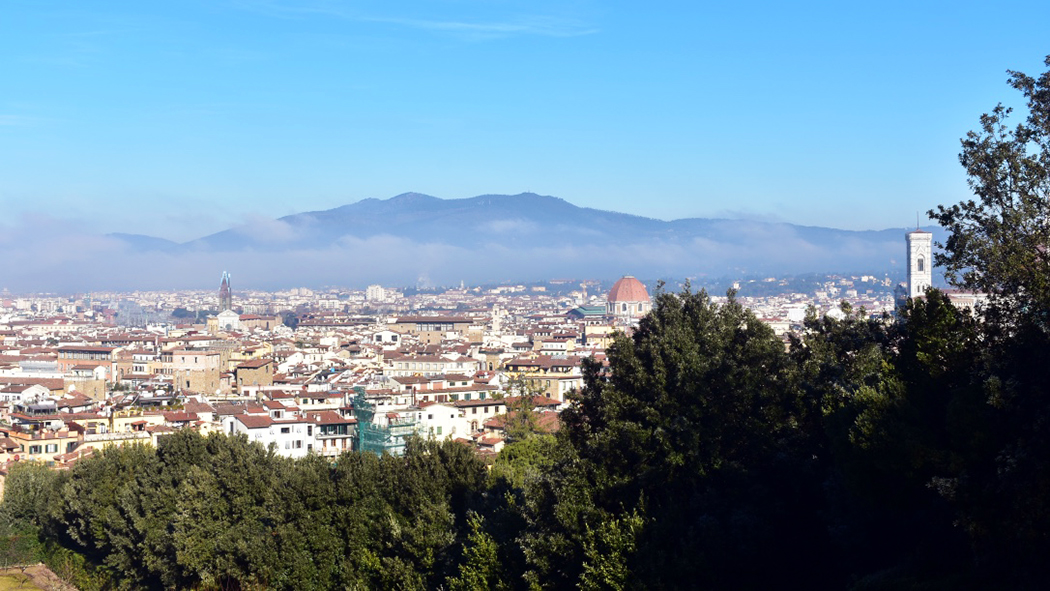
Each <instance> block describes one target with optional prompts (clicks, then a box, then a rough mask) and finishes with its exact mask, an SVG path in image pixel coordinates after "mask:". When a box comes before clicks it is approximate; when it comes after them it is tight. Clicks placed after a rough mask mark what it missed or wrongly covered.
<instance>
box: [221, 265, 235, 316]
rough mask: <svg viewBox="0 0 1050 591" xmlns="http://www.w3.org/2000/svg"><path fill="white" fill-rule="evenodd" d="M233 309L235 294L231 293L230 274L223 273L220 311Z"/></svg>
mask: <svg viewBox="0 0 1050 591" xmlns="http://www.w3.org/2000/svg"><path fill="white" fill-rule="evenodd" d="M232 309H233V292H231V291H230V274H229V273H227V272H226V271H223V272H222V283H220V284H219V311H220V312H225V311H226V310H232Z"/></svg>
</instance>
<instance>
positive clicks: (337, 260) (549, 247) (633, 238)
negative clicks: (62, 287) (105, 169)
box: [110, 193, 945, 284]
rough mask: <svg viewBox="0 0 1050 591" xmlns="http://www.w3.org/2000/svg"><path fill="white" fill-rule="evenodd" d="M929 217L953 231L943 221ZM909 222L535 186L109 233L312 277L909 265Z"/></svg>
mask: <svg viewBox="0 0 1050 591" xmlns="http://www.w3.org/2000/svg"><path fill="white" fill-rule="evenodd" d="M927 229H929V230H931V231H932V232H934V235H935V239H936V240H939V241H943V240H944V237H945V236H944V233H943V231H942V230H941V229H940V228H937V227H933V228H927ZM908 230H909V229H907V228H891V229H886V230H867V231H855V230H840V229H835V228H823V227H816V226H800V225H795V224H788V223H780V222H762V221H751V220H737V219H706V218H687V219H679V220H672V221H663V220H658V219H653V218H647V217H642V216H637V215H630V214H625V213H619V212H614V211H606V210H600V209H593V208H587V207H578V206H576V205H573V204H572V203H570V202H568V201H566V200H564V199H561V198H558V197H551V196H545V195H536V194H533V193H521V194H518V195H479V196H477V197H471V198H466V199H439V198H437V197H433V196H430V195H424V194H421V193H403V194H401V195H397V196H396V197H392V198H390V199H364V200H362V201H358V202H356V203H351V204H348V205H343V206H340V207H336V208H333V209H328V210H323V211H307V212H302V213H297V214H293V215H288V216H285V217H282V218H279V219H262V218H259V219H255V220H252V221H250V222H248V223H245V224H242V225H239V226H235V227H231V228H229V229H227V230H223V231H221V232H217V233H214V234H211V235H208V236H203V237H201V238H198V239H196V240H192V241H189V242H185V243H182V244H176V243H172V242H170V241H166V240H162V239H157V238H151V237H148V236H141V235H135V234H111V235H110V238H112V239H116V240H119V241H121V242H122V243H123V244H124V245H125V247H126V249H128V250H129V251H134V252H136V253H140V254H141V253H149V252H152V253H158V254H163V255H165V256H167V257H168V259H167V260H170V261H176V262H180V261H183V260H192V261H196V262H195V263H194V264H196V265H197V266H201V265H204V264H206V261H210V260H218V261H222V262H221V263H219V264H220V265H221V269H225V268H233V267H234V266H240V267H242V268H250V269H256V270H255V271H254V273H255V274H256V275H259V276H262V275H263V274H265V273H267V272H274V270H273V267H274V266H275V265H283V266H282V267H281V268H280V269H279V271H280V272H283V273H286V274H292V275H296V276H299V277H301V278H302V280H303V281H306V280H314V279H313V278H315V277H316V281H318V282H323V283H328V284H347V283H346V276H347V275H353V277H355V278H356V277H364V276H368V277H375V279H368V281H378V280H379V278H386V279H385V280H388V281H399V282H401V284H405V283H413V282H415V281H414V280H418V281H422V282H424V283H425V282H427V281H441V280H450V281H454V282H458V281H459V280H461V279H465V280H470V281H489V280H503V279H510V280H523V279H529V278H533V279H542V278H544V277H551V276H580V277H618V276H619V275H621V274H639V275H643V276H649V277H658V276H677V277H690V276H699V275H714V276H724V275H742V274H754V273H761V274H772V275H775V274H797V273H807V272H824V271H826V272H882V271H886V272H897V273H902V272H903V267H902V261H903V260H904V252H905V246H904V244H905V243H904V234H905V232H907V231H908ZM260 257H261V258H260ZM282 261H290V262H288V263H282ZM186 264H187V265H188V264H189V263H186ZM322 268H323V269H322ZM221 269H220V270H221ZM311 269H313V270H316V271H317V272H316V273H313V272H312V271H311ZM322 276H323V277H322ZM341 282H342V283H341Z"/></svg>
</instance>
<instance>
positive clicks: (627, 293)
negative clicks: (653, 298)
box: [607, 275, 649, 303]
mask: <svg viewBox="0 0 1050 591" xmlns="http://www.w3.org/2000/svg"><path fill="white" fill-rule="evenodd" d="M607 299H608V301H609V302H610V303H615V302H648V301H649V292H647V291H646V290H645V286H644V285H642V282H641V281H638V280H637V279H635V278H634V277H631V276H630V275H624V276H623V277H621V278H620V280H619V281H617V282H616V283H614V284H613V286H612V289H610V290H609V297H608V298H607Z"/></svg>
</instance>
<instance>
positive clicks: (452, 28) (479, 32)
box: [360, 17, 598, 37]
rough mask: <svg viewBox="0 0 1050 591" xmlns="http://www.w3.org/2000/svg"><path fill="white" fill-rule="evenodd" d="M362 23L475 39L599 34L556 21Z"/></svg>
mask: <svg viewBox="0 0 1050 591" xmlns="http://www.w3.org/2000/svg"><path fill="white" fill-rule="evenodd" d="M360 20H363V21H368V22H376V23H389V24H393V25H400V26H403V27H410V28H414V29H423V30H428V31H442V32H448V33H458V34H464V35H469V36H475V37H476V36H484V37H506V36H511V35H537V36H542V37H579V36H582V35H590V34H593V33H597V32H598V30H597V29H595V28H591V27H587V26H586V25H584V24H583V23H579V22H574V21H570V20H566V19H560V18H554V17H527V18H523V19H520V20H509V21H504V22H469V21H454V20H449V21H442V20H426V19H404V18H380V17H371V18H361V19H360Z"/></svg>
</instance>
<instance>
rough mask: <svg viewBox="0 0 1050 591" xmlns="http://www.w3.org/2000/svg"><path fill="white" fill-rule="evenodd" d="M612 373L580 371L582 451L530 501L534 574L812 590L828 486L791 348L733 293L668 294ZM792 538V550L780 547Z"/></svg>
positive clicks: (575, 441)
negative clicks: (803, 429)
mask: <svg viewBox="0 0 1050 591" xmlns="http://www.w3.org/2000/svg"><path fill="white" fill-rule="evenodd" d="M608 358H609V365H608V367H604V366H602V365H601V364H600V363H598V362H596V361H593V360H592V361H590V362H588V363H587V364H586V365H585V386H584V388H583V390H582V391H581V392H580V393H579V394H578V395H577V396H576V397H575V399H574V403H573V405H572V406H571V407H570V408H569V409H567V410H565V411H564V412H563V423H564V427H563V429H562V431H561V432H560V433H559V436H558V437H559V440H560V441H561V442H562V443H563V444H564V445H567V446H571V448H572V450H573V451H574V452H575V453H574V454H568V455H566V457H565V458H564V459H563V460H562V461H561V462H559V463H556V464H555V465H554V466H553V469H552V470H551V471H550V472H549V473H548V475H547V476H546V478H545V479H541V480H540V481H538V482H536V483H535V485H534V487H533V488H534V490H533V491H531V495H530V498H529V499H528V502H529V503H530V507H529V513H530V515H531V519H532V520H533V522H532V525H531V531H529V532H528V533H527V534H526V552H527V554H528V556H529V558H530V560H531V563H532V565H533V569H534V570H533V573H532V576H533V577H534V580H535V581H536V582H538V583H540V584H543V585H547V586H552V587H560V586H575V585H583V586H588V587H594V588H598V587H624V588H638V587H650V588H651V587H657V588H659V587H664V588H680V587H682V586H700V587H705V586H706V587H712V586H713V587H733V588H764V587H767V586H769V585H771V584H773V583H774V582H783V581H785V580H792V581H805V582H813V581H814V579H819V578H820V577H821V576H822V573H821V572H819V571H809V572H807V571H806V568H805V566H804V564H805V562H804V561H800V560H797V559H798V558H799V552H800V548H802V547H805V548H806V552H807V553H810V552H817V553H819V552H820V551H821V548H823V547H824V545H825V536H824V535H823V534H822V532H821V531H820V527H819V525H817V524H819V520H817V519H815V518H814V515H813V512H814V510H815V508H816V505H815V504H813V503H812V500H813V499H819V498H820V491H819V486H818V485H817V483H816V482H815V481H814V480H813V479H812V478H809V476H810V467H811V466H810V464H811V463H812V460H811V456H810V455H809V454H807V453H805V452H804V449H803V446H802V445H801V444H802V442H803V438H801V437H800V436H799V435H800V434H799V431H798V428H797V425H799V424H801V423H802V422H804V421H803V419H802V417H801V416H800V413H802V412H804V410H805V408H804V406H803V405H801V404H800V400H799V398H798V396H799V392H800V391H799V389H798V387H797V383H796V379H795V372H794V371H793V366H792V364H791V362H790V359H789V357H788V355H787V354H786V352H785V347H784V344H783V342H782V341H781V340H780V339H778V338H777V337H776V336H775V335H774V334H773V332H772V330H771V329H770V328H769V327H768V326H766V325H765V324H763V323H762V322H760V321H759V320H758V319H757V318H756V317H755V316H754V315H753V314H752V313H751V312H750V311H748V310H746V309H745V308H743V306H741V305H740V304H739V303H738V302H737V301H735V300H734V299H733V297H732V296H730V298H729V301H728V302H726V303H724V304H716V303H713V302H712V301H711V300H710V298H709V297H708V296H707V294H706V293H703V292H699V293H695V292H692V291H690V290H689V289H688V287H687V288H686V290H685V291H684V292H683V293H681V294H671V293H660V294H659V295H657V297H656V303H655V306H654V308H653V311H652V313H651V314H649V315H648V316H647V317H645V318H644V319H643V320H642V321H641V323H640V325H639V327H638V329H637V330H636V331H635V333H634V335H633V336H632V337H627V336H625V335H623V334H621V335H619V336H618V337H617V338H616V340H615V343H614V344H613V345H612V346H611V347H610V348H609V350H608ZM787 540H794V543H793V544H787V543H785V542H786V541H787Z"/></svg>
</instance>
